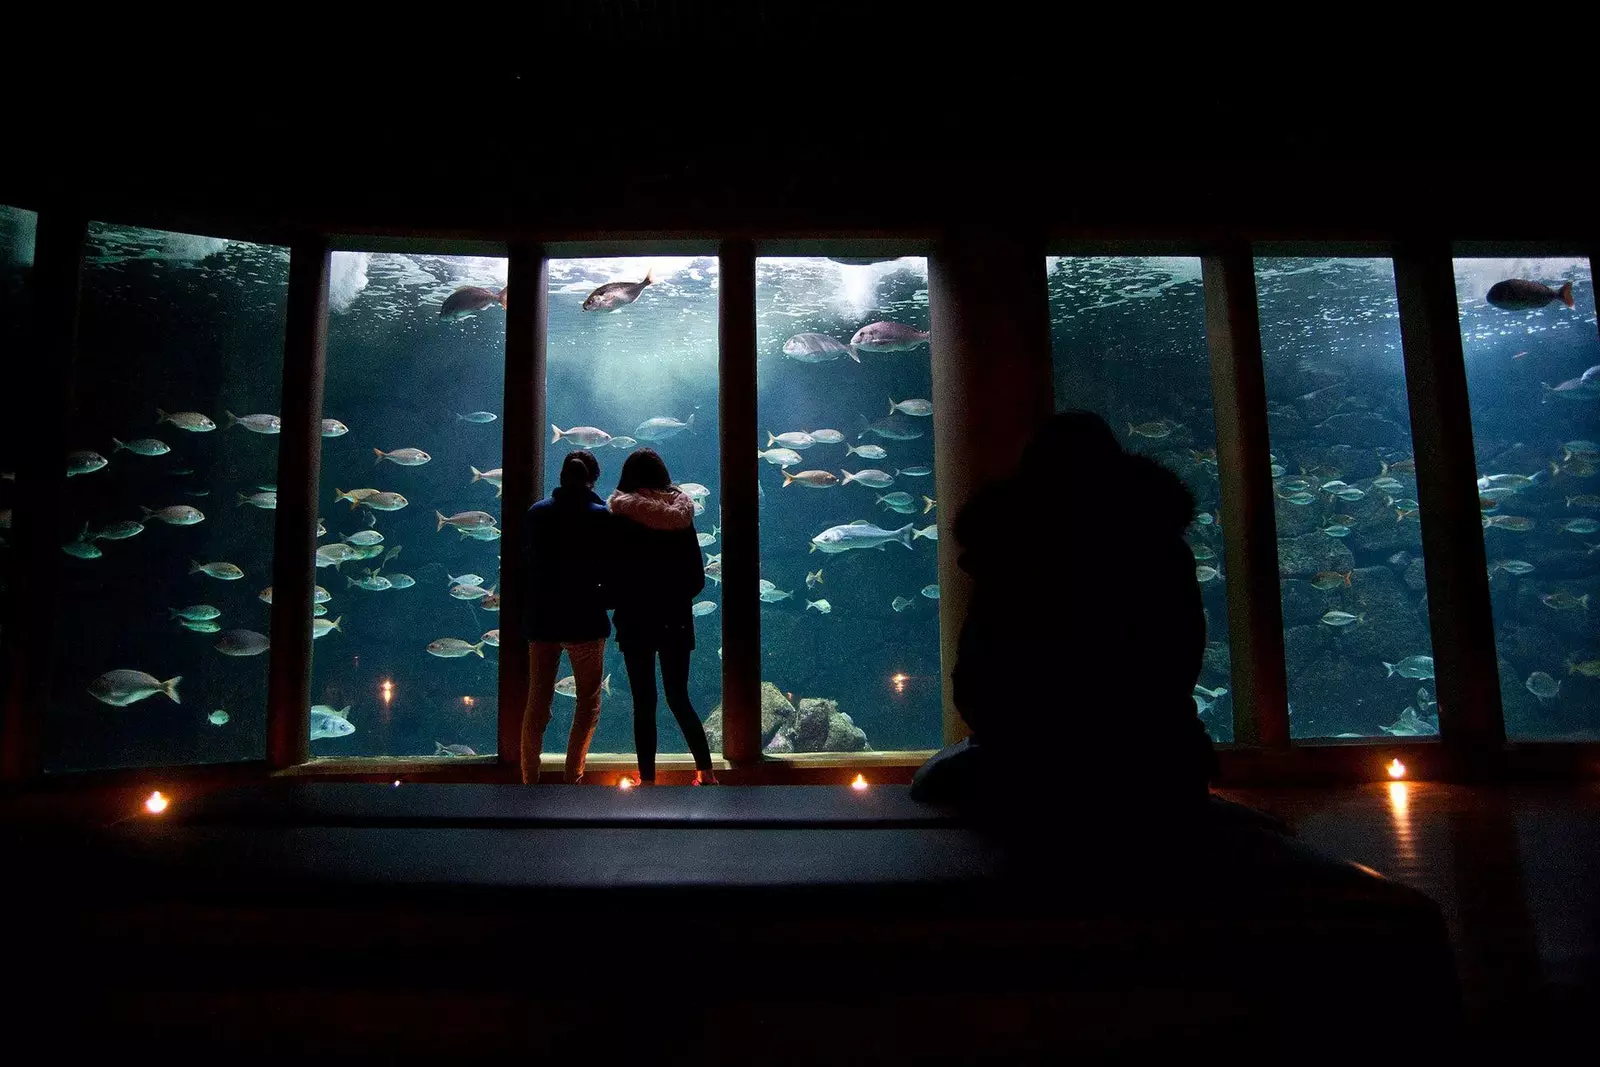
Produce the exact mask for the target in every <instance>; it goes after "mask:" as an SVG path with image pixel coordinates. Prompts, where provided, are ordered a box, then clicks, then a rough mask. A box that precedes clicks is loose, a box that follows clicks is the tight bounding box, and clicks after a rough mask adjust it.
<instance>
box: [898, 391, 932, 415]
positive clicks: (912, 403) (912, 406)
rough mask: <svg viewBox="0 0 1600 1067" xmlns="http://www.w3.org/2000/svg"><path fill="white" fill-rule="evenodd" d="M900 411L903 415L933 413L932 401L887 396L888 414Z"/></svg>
mask: <svg viewBox="0 0 1600 1067" xmlns="http://www.w3.org/2000/svg"><path fill="white" fill-rule="evenodd" d="M897 411H898V412H900V413H901V414H903V415H915V416H918V417H926V416H928V415H932V414H933V401H931V400H899V401H897V400H895V398H894V397H892V396H891V397H890V398H889V414H891V415H893V414H894V413H895V412H897Z"/></svg>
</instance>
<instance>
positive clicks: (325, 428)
mask: <svg viewBox="0 0 1600 1067" xmlns="http://www.w3.org/2000/svg"><path fill="white" fill-rule="evenodd" d="M349 432H350V427H348V426H346V425H345V424H344V423H342V422H340V421H339V420H338V419H323V420H322V436H324V437H343V436H344V435H345V434H347V433H349Z"/></svg>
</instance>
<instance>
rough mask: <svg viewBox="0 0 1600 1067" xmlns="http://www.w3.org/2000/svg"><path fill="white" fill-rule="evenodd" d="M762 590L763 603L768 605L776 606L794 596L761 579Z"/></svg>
mask: <svg viewBox="0 0 1600 1067" xmlns="http://www.w3.org/2000/svg"><path fill="white" fill-rule="evenodd" d="M760 589H761V599H762V601H764V602H765V603H768V604H776V603H777V602H778V601H780V600H787V599H789V597H791V596H793V595H794V594H793V593H785V592H784V591H783V590H782V589H779V588H778V587H777V586H775V585H773V584H772V583H771V582H769V581H767V580H766V579H765V578H763V579H761V585H760Z"/></svg>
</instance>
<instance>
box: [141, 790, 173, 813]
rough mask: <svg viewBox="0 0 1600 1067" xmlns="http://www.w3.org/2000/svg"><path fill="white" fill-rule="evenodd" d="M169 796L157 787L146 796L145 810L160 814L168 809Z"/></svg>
mask: <svg viewBox="0 0 1600 1067" xmlns="http://www.w3.org/2000/svg"><path fill="white" fill-rule="evenodd" d="M167 803H168V802H167V798H166V797H165V796H163V795H162V793H161V790H159V789H157V790H156V791H155V792H154V793H151V794H150V795H149V796H147V797H145V798H144V810H145V811H148V812H149V813H150V814H151V815H160V814H161V813H162V812H164V811H166V810H167Z"/></svg>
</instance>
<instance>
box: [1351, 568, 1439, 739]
mask: <svg viewBox="0 0 1600 1067" xmlns="http://www.w3.org/2000/svg"><path fill="white" fill-rule="evenodd" d="M1334 599H1335V600H1336V601H1337V603H1336V604H1335V605H1334V606H1336V607H1338V608H1339V609H1340V610H1343V611H1348V612H1350V613H1351V614H1353V615H1361V616H1364V618H1363V619H1362V621H1361V622H1359V623H1355V624H1353V625H1350V626H1345V627H1342V628H1341V629H1340V630H1339V631H1338V633H1337V634H1335V640H1336V641H1337V643H1338V644H1337V647H1338V649H1339V652H1340V654H1341V655H1343V656H1346V657H1351V658H1354V659H1358V660H1361V661H1363V662H1366V663H1371V664H1372V665H1373V666H1374V667H1376V668H1377V669H1378V670H1382V668H1381V667H1379V666H1377V664H1378V663H1379V662H1381V660H1385V659H1386V660H1391V661H1393V660H1394V659H1395V656H1396V654H1399V655H1409V654H1410V652H1411V650H1414V649H1420V648H1428V647H1429V642H1428V624H1427V613H1426V611H1425V610H1419V608H1418V606H1417V603H1416V600H1415V599H1414V597H1413V596H1412V595H1411V594H1410V593H1409V592H1408V591H1407V590H1406V588H1405V584H1404V583H1403V582H1402V581H1401V580H1400V579H1399V578H1396V577H1395V575H1394V572H1393V571H1391V570H1389V568H1387V567H1362V568H1359V569H1358V570H1356V572H1355V574H1354V575H1353V576H1352V578H1351V582H1350V588H1348V589H1341V590H1340V591H1339V593H1338V595H1337V596H1336V597H1335V598H1334ZM1413 688H1415V687H1413ZM1403 708H1404V705H1401V706H1400V707H1399V708H1395V709H1394V710H1395V714H1396V715H1398V714H1399V712H1400V711H1401V710H1402V709H1403ZM1384 721H1385V722H1393V721H1394V719H1393V718H1390V719H1385V720H1384Z"/></svg>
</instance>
